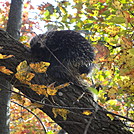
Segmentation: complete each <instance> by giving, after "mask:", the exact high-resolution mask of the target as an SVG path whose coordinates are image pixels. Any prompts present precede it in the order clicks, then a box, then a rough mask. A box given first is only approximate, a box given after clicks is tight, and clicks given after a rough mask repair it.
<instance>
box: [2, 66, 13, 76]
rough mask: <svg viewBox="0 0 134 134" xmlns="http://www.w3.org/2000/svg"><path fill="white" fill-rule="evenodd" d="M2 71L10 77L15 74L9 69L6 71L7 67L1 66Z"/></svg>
mask: <svg viewBox="0 0 134 134" xmlns="http://www.w3.org/2000/svg"><path fill="white" fill-rule="evenodd" d="M0 71H1V72H2V73H4V74H7V75H10V74H13V72H12V71H10V70H9V69H6V67H5V66H0Z"/></svg>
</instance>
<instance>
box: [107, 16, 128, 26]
mask: <svg viewBox="0 0 134 134" xmlns="http://www.w3.org/2000/svg"><path fill="white" fill-rule="evenodd" d="M108 22H113V23H117V24H121V23H125V22H126V20H125V18H124V17H116V16H115V17H112V18H111V19H109V20H108Z"/></svg>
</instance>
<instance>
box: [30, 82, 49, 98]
mask: <svg viewBox="0 0 134 134" xmlns="http://www.w3.org/2000/svg"><path fill="white" fill-rule="evenodd" d="M30 88H31V89H32V90H34V91H35V92H36V93H38V94H42V95H45V96H46V97H48V94H47V91H46V88H47V86H45V85H38V84H31V85H30Z"/></svg>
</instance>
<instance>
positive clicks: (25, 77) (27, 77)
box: [15, 71, 35, 84]
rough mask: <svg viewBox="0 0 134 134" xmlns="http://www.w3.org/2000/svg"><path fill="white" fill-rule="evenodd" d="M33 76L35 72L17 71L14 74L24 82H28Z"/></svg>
mask: <svg viewBox="0 0 134 134" xmlns="http://www.w3.org/2000/svg"><path fill="white" fill-rule="evenodd" d="M34 76H35V74H33V73H30V72H25V71H21V72H17V73H16V74H15V77H16V78H17V79H18V80H20V81H21V82H23V83H25V84H28V82H29V81H31V80H32V78H33V77H34Z"/></svg>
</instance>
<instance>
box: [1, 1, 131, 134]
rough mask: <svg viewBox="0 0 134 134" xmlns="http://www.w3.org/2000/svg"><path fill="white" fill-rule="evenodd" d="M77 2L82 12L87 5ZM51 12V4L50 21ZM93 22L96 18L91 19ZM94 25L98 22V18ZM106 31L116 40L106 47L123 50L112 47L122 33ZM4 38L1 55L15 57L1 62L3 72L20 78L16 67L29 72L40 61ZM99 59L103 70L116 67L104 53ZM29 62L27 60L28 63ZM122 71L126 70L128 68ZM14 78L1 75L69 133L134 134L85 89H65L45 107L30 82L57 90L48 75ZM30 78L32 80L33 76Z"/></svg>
mask: <svg viewBox="0 0 134 134" xmlns="http://www.w3.org/2000/svg"><path fill="white" fill-rule="evenodd" d="M76 2H77V3H78V5H79V6H77V9H79V10H80V8H81V5H82V4H83V3H80V1H76ZM109 3H110V2H109ZM64 4H67V3H66V2H65V3H64ZM95 4H96V3H95ZM114 4H116V6H117V5H118V6H119V4H120V3H118V2H117V3H114ZM65 6H66V5H65ZM59 7H60V8H61V9H62V10H61V11H63V10H64V11H66V10H65V8H64V7H63V6H62V5H60V6H59ZM110 7H111V6H110ZM90 8H91V7H90ZM100 8H102V9H103V11H104V9H105V8H106V7H105V8H104V7H100ZM118 8H119V7H118ZM51 9H53V8H52V5H51V4H49V6H48V8H47V11H48V12H47V13H48V16H47V17H48V18H47V19H49V18H50V17H51V14H50V11H51V12H52V11H53V10H51ZM99 11H100V12H101V10H99ZM89 13H90V11H89ZM125 13H126V12H125ZM91 14H93V13H91ZM126 14H127V13H126ZM106 15H107V14H106ZM108 15H109V13H108ZM97 17H98V18H99V17H100V16H97ZM129 17H130V16H129V15H128V16H127V17H126V19H127V21H130V22H131V18H129ZM66 19H67V17H66ZM66 19H65V20H66ZM78 19H80V16H77V17H76V18H75V21H76V22H77V23H76V29H77V30H78V29H79V28H78V27H81V26H82V23H83V22H82V21H81V22H80V21H78ZM91 19H93V18H91ZM101 19H102V18H101ZM114 19H115V20H114V21H115V22H117V19H118V18H114ZM65 20H64V21H65ZM93 21H94V22H96V18H94V20H93ZM100 21H101V20H100ZM110 21H112V20H110ZM66 22H68V21H66ZM65 24H66V26H68V24H67V23H65ZM94 24H95V23H94ZM85 25H88V23H87V24H85ZM95 26H99V24H96V25H95ZM95 26H94V27H92V29H93V30H96V28H95ZM103 28H104V27H103ZM106 28H107V29H105V28H104V29H105V32H106V33H108V34H109V35H110V36H112V37H111V38H110V39H111V40H110V41H109V42H108V43H109V44H106V45H108V48H109V49H111V48H110V47H113V48H114V47H115V48H118V47H120V46H112V45H111V44H112V42H111V41H112V39H113V34H114V36H115V35H117V33H118V32H117V31H116V32H115V31H114V30H111V27H108V26H107V27H106ZM112 28H117V27H116V26H114V27H112ZM81 29H82V28H81ZM99 30H100V32H102V31H101V29H99ZM99 30H98V31H99ZM109 30H111V31H109ZM84 32H86V31H84ZM112 32H113V33H112ZM87 33H88V32H87ZM102 33H103V32H102ZM106 33H105V34H106ZM88 34H89V33H88ZM92 34H93V36H95V34H96V32H94V33H92ZM93 36H91V37H92V38H91V39H92V40H95V39H94V38H93ZM0 38H1V44H0V45H1V46H2V47H3V48H2V49H1V51H2V52H1V53H2V54H6V55H14V56H12V57H10V56H9V57H10V58H7V59H3V60H1V62H0V65H1V66H2V67H1V71H2V70H5V73H9V74H10V73H11V72H10V71H9V70H11V71H12V72H14V74H16V67H17V65H19V63H21V64H22V65H24V66H25V67H26V68H27V67H29V64H30V63H32V62H34V61H36V57H33V56H32V55H31V53H30V50H29V49H28V48H25V47H24V46H23V45H22V44H20V43H19V42H18V41H15V40H14V39H12V38H11V37H10V36H9V35H7V33H5V32H4V31H1V32H0ZM114 39H116V38H114ZM122 40H124V41H125V42H127V43H126V47H127V48H128V45H129V48H128V49H129V51H130V53H131V55H132V54H133V49H132V48H131V46H132V45H131V41H130V40H128V39H127V38H125V37H123V38H122ZM12 44H14V45H12ZM95 46H96V45H95ZM11 47H12V50H9V51H8V49H6V48H11ZM96 47H97V46H96ZM100 48H103V47H102V46H100ZM120 48H121V47H120ZM121 49H122V48H121ZM16 50H17V51H16ZM112 50H113V51H114V50H115V49H112ZM125 50H126V48H125V49H123V53H125V52H126V51H125ZM116 51H117V50H116ZM127 51H128V50H127ZM104 52H108V50H107V49H106V48H105V47H104ZM119 52H120V53H119V56H120V57H121V56H122V55H120V54H122V52H121V51H119ZM114 54H115V53H114ZM125 54H126V53H125ZM127 55H128V53H127ZM98 56H101V58H100V61H98V62H102V63H103V64H102V66H101V67H103V68H105V66H106V64H107V65H109V63H110V61H111V62H112V63H110V65H112V64H115V63H116V62H115V61H112V57H110V59H105V60H104V59H103V58H102V57H103V56H102V55H101V53H99V54H98ZM106 56H107V55H106ZM132 57H133V56H131V58H132ZM108 58H109V57H108ZM116 58H117V57H116ZM129 58H130V57H129ZM25 60H27V62H26V61H25ZM109 60H110V61H109ZM116 60H117V59H116ZM22 61H24V62H22ZM125 63H126V62H125ZM3 66H4V67H6V68H7V69H9V70H6V68H4V67H3ZM116 66H121V65H117V63H116ZM110 69H111V68H110ZM112 69H113V68H112ZM121 69H124V66H123V67H122V68H121ZM3 72H4V71H3ZM26 72H27V71H26ZM117 72H118V70H117V68H115V70H114V73H117ZM27 73H29V72H27ZM99 73H100V72H99ZM104 73H105V70H104ZM126 73H127V72H126ZM14 74H12V73H11V75H6V74H4V73H1V76H2V77H4V78H6V79H7V80H9V81H10V80H11V79H12V81H11V83H12V84H13V85H14V86H15V87H17V88H18V89H19V90H20V91H21V92H22V93H24V94H25V95H26V96H27V97H28V98H29V99H30V100H31V101H32V102H36V103H40V104H41V105H43V107H40V109H42V110H43V111H44V112H45V113H47V114H48V115H49V116H50V117H51V118H52V119H53V120H54V121H55V122H57V123H58V124H59V125H60V126H62V128H63V129H65V130H66V131H67V132H68V133H85V134H86V133H117V134H118V133H124V134H125V133H131V132H129V131H127V130H125V129H124V128H125V125H124V124H123V122H122V121H121V120H119V119H117V118H116V117H115V118H114V119H113V120H112V119H111V118H109V116H108V115H107V114H112V115H113V113H110V112H108V111H106V110H105V109H103V108H102V107H101V106H99V105H98V104H97V103H96V102H95V101H94V100H93V98H92V97H90V96H89V95H87V94H85V95H83V89H82V87H81V85H68V86H66V87H64V88H63V89H62V90H61V93H62V92H63V95H61V96H60V95H59V94H57V95H50V96H51V97H44V100H45V104H44V103H42V101H41V100H42V96H40V95H39V94H38V93H37V92H35V91H33V90H32V89H33V88H32V89H30V87H29V85H28V84H27V82H29V81H31V82H32V83H35V84H38V85H37V86H39V85H46V84H49V85H51V86H54V85H52V83H51V79H52V78H50V81H48V82H47V83H46V81H45V80H42V78H43V77H44V78H45V74H40V73H37V74H36V75H35V77H34V78H33V79H32V80H31V79H30V78H29V79H27V81H25V82H24V81H22V79H21V77H22V76H23V73H22V74H21V73H20V74H19V76H21V75H22V76H21V77H20V80H21V82H20V81H19V80H18V79H17V78H16V77H14ZM127 74H128V73H127ZM25 76H27V75H25ZM30 76H31V77H32V75H30ZM100 76H102V77H101V79H103V77H104V76H105V77H106V73H105V75H100ZM100 76H96V77H95V79H98V78H99V77H100ZM116 77H117V75H116ZM118 78H120V77H119V76H118ZM120 80H122V79H120ZM132 80H133V79H132ZM55 81H56V80H55ZM125 81H126V80H125ZM56 82H57V83H60V80H59V81H56ZM118 82H119V81H118ZM121 82H122V81H120V83H121ZM60 84H61V83H60ZM111 84H113V83H112V82H111V83H110V85H111ZM107 85H108V84H107ZM122 85H123V84H122ZM34 86H35V85H34ZM24 87H25V88H24ZM112 87H114V84H113V85H112ZM115 87H116V86H115ZM115 87H114V88H115ZM107 89H109V90H108V97H111V94H110V91H112V93H113V92H114V91H113V89H112V88H111V87H110V88H109V87H108V88H107ZM37 90H39V87H38V88H37ZM40 91H42V90H41V86H40ZM79 97H80V100H79V101H78V102H77V101H76V100H77V99H78V98H79ZM37 101H38V102H37ZM74 102H76V103H74ZM57 104H58V105H57ZM66 104H68V105H66ZM65 109H66V110H65ZM84 113H86V114H84ZM114 116H117V115H116V114H114ZM131 121H132V120H131ZM70 124H71V125H70Z"/></svg>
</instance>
